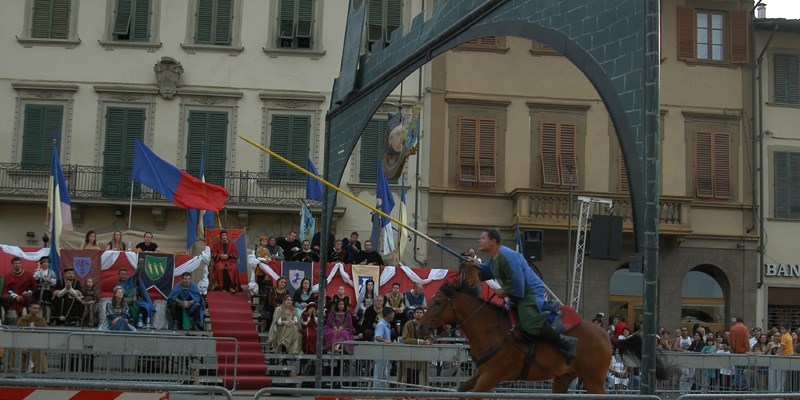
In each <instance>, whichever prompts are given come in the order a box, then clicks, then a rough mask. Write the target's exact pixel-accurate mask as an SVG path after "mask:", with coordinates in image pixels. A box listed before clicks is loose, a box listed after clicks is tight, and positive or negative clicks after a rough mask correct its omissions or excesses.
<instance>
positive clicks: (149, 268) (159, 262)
mask: <svg viewBox="0 0 800 400" xmlns="http://www.w3.org/2000/svg"><path fill="white" fill-rule="evenodd" d="M174 271H175V255H174V254H154V253H139V268H137V271H136V273H137V274H139V280H140V281H141V282H142V285H144V288H145V290H149V289H150V288H151V287H154V288H155V289H156V290H158V292H159V293H161V295H162V296H164V298H167V296H169V292H171V291H172V286H173V285H172V276H173V274H174Z"/></svg>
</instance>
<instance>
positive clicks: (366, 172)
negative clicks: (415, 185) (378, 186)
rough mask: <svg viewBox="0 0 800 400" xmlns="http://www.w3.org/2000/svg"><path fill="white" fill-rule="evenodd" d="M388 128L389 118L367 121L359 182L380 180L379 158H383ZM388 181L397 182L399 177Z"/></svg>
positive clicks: (360, 157) (362, 138)
mask: <svg viewBox="0 0 800 400" xmlns="http://www.w3.org/2000/svg"><path fill="white" fill-rule="evenodd" d="M390 118H391V116H390ZM388 130H389V121H388V120H387V119H384V118H372V119H371V120H369V122H367V126H366V127H365V128H364V133H363V134H362V135H361V150H360V153H359V161H358V171H359V173H358V181H359V182H361V183H377V182H378V159H382V158H383V150H384V147H385V146H386V136H387V135H388V134H389V131H388ZM388 182H389V183H397V178H395V179H389V180H388Z"/></svg>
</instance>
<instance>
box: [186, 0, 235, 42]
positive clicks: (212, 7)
mask: <svg viewBox="0 0 800 400" xmlns="http://www.w3.org/2000/svg"><path fill="white" fill-rule="evenodd" d="M232 26H233V0H198V3H197V28H196V32H195V42H196V43H198V44H212V45H229V44H231V28H232Z"/></svg>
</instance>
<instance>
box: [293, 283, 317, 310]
mask: <svg viewBox="0 0 800 400" xmlns="http://www.w3.org/2000/svg"><path fill="white" fill-rule="evenodd" d="M292 300H293V301H294V306H295V307H296V308H297V312H303V310H304V309H305V308H306V306H307V305H308V303H312V302H313V303H316V301H317V297H316V295H315V294H314V293H313V292H312V291H311V279H308V278H303V280H302V281H300V288H298V289H297V290H295V291H294V296H292Z"/></svg>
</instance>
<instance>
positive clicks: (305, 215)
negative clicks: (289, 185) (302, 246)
mask: <svg viewBox="0 0 800 400" xmlns="http://www.w3.org/2000/svg"><path fill="white" fill-rule="evenodd" d="M316 228H317V221H316V220H315V219H314V216H313V215H311V210H309V209H308V206H307V205H306V203H303V204H302V205H301V208H300V240H301V241H303V240H309V241H310V240H311V238H312V237H314V231H315V230H316Z"/></svg>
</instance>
